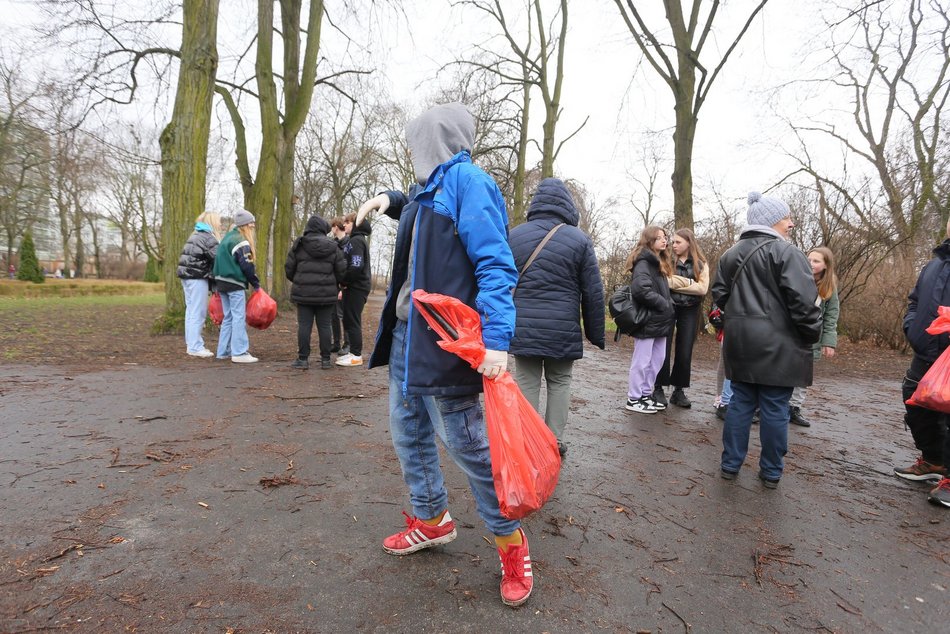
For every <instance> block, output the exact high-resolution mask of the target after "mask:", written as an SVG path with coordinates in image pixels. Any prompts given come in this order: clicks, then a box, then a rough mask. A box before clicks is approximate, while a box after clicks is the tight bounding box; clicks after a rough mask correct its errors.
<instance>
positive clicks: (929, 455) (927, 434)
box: [901, 354, 950, 466]
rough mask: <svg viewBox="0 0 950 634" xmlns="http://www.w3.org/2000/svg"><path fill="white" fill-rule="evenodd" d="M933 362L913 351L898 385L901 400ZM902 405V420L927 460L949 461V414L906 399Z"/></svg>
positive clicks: (933, 462)
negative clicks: (899, 385) (914, 403)
mask: <svg viewBox="0 0 950 634" xmlns="http://www.w3.org/2000/svg"><path fill="white" fill-rule="evenodd" d="M932 365H933V364H932V363H928V362H927V361H924V360H923V359H921V358H920V357H918V356H917V355H916V354H915V355H914V358H913V359H912V360H911V362H910V367H909V368H907V374H906V375H905V376H904V382H903V384H902V385H901V392H902V394H903V397H904V401H907V399H909V398H910V397H911V396H913V395H914V390H916V389H917V382H918V381H920V379H921V378H923V376H924V374H926V373H927V370H929V369H930V366H932ZM904 409H905V410H906V412H905V413H904V424H906V425H907V427H908V428H909V429H910V434H911V436H913V437H914V445H915V446H916V447H917V448H918V449H920V453H921V455H922V456H923V459H924V460H926V461H927V462H929V463H930V464H938V465H944V466H947V465H950V414H944V413H942V412H935V411H933V410H930V409H925V408H923V407H917V406H915V405H907V404H906V402H905V404H904Z"/></svg>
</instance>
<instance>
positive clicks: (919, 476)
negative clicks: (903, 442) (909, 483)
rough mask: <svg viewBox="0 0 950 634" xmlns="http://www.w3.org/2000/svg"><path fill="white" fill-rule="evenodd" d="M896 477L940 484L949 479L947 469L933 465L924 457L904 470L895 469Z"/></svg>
mask: <svg viewBox="0 0 950 634" xmlns="http://www.w3.org/2000/svg"><path fill="white" fill-rule="evenodd" d="M894 475H896V476H897V477H898V478H904V479H905V480H913V481H914V482H924V481H928V480H930V481H933V482H938V481H940V480H941V479H942V478H946V477H947V468H946V467H944V466H943V465H939V464H933V463H932V462H927V461H926V460H924V457H923V456H920V457H918V458H917V462H915V463H914V464H912V465H910V466H909V467H904V468H903V469H894Z"/></svg>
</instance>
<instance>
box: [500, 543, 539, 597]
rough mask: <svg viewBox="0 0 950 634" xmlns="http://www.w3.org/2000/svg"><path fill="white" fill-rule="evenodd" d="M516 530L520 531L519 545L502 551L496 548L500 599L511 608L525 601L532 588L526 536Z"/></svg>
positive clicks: (532, 578) (529, 556)
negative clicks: (498, 560) (499, 578)
mask: <svg viewBox="0 0 950 634" xmlns="http://www.w3.org/2000/svg"><path fill="white" fill-rule="evenodd" d="M518 530H519V531H521V544H520V545H517V546H516V545H514V544H512V545H510V546H508V548H506V549H505V550H504V551H502V549H501V548H499V549H498V556H499V557H501V601H502V603H504V604H505V605H507V606H511V607H513V608H516V607H518V606H519V605H521V604H523V603H524V602H525V601H527V600H528V597H530V596H531V590H532V588H534V576H533V575H532V573H531V553H529V552H528V537H527V536H526V535H525V534H524V531H523V530H521V529H520V528H519V529H518Z"/></svg>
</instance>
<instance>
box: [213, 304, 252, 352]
mask: <svg viewBox="0 0 950 634" xmlns="http://www.w3.org/2000/svg"><path fill="white" fill-rule="evenodd" d="M246 304H247V296H246V295H245V294H244V291H243V290H241V291H232V292H230V293H221V307H222V308H223V309H224V321H222V322H221V334H220V335H218V358H219V359H227V358H228V357H232V356H233V357H239V356H241V355H242V354H245V353H247V350H248V348H250V347H251V342H250V341H249V340H248V338H247V324H246V323H245V322H244V308H245V306H246Z"/></svg>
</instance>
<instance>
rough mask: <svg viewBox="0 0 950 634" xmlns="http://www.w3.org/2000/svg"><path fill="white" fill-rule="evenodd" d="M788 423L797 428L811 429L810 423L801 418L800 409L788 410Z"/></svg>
mask: <svg viewBox="0 0 950 634" xmlns="http://www.w3.org/2000/svg"><path fill="white" fill-rule="evenodd" d="M788 422H790V423H791V424H792V425H798V426H799V427H811V423H810V422H809V421H808V419H807V418H805V417H804V416H802V408H801V407H790V408H788Z"/></svg>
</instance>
